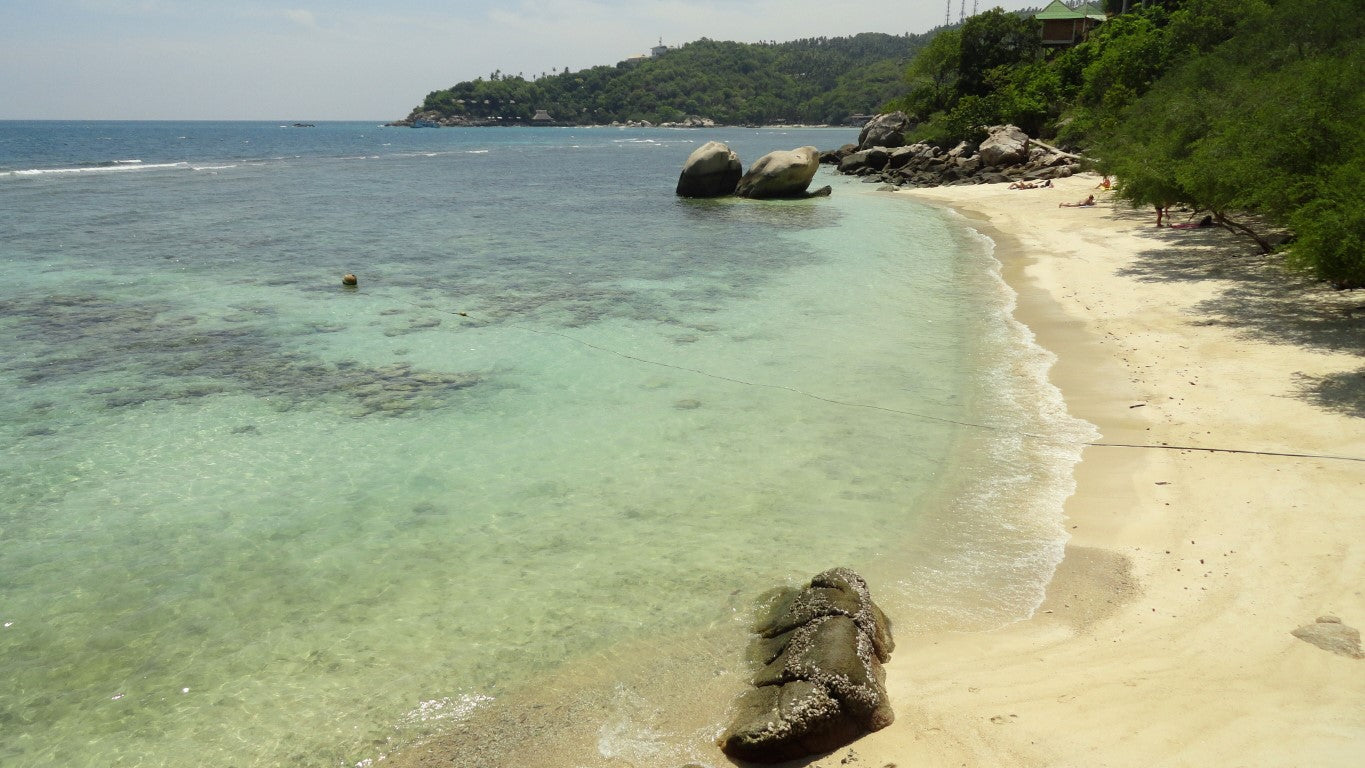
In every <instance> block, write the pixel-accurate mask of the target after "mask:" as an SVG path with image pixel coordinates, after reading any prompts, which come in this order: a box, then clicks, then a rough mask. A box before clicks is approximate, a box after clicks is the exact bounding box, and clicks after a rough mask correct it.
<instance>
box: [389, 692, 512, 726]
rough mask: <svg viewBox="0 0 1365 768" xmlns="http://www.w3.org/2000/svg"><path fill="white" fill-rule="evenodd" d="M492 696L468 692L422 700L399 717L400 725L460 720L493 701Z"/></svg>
mask: <svg viewBox="0 0 1365 768" xmlns="http://www.w3.org/2000/svg"><path fill="white" fill-rule="evenodd" d="M492 700H493V697H492V696H484V695H483V694H478V693H467V694H463V695H461V696H455V697H450V696H444V697H442V698H439V699H430V700H428V701H423V702H420V703H419V704H418V705H417V707H416V708H415V709H413V710H411V711H409V712H408V713H407V714H405V715H403V717H402V718H400V719H399V724H400V725H418V724H420V723H437V722H445V721H450V722H458V721H460V720H463V719H465V718H466V717H469V715H470V714H472V713H473V712H474V710H476V709H478V708H479V707H481V706H483V705H484V704H487V703H488V702H490V701H492Z"/></svg>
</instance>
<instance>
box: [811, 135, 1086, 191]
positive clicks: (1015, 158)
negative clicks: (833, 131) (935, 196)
mask: <svg viewBox="0 0 1365 768" xmlns="http://www.w3.org/2000/svg"><path fill="white" fill-rule="evenodd" d="M883 157H885V160H884V161H883V159H882V158H883ZM821 160H822V162H829V163H838V165H839V171H840V172H841V173H845V174H850V175H854V176H862V177H864V179H863V180H864V181H867V182H869V183H880V184H889V185H892V186H894V187H903V186H913V187H937V186H940V185H943V184H999V183H1009V182H1015V181H1045V180H1047V179H1060V178H1065V177H1067V176H1070V175H1072V174H1073V173H1076V172H1078V171H1079V170H1080V163H1081V158H1080V157H1078V156H1077V155H1073V154H1071V153H1069V152H1064V151H1062V150H1060V149H1057V148H1056V147H1052V146H1050V145H1048V144H1045V143H1043V142H1041V141H1038V140H1037V139H1031V138H1029V137H1028V136H1027V135H1026V134H1024V132H1023V131H1021V130H1019V129H1018V128H1016V127H1015V126H1012V125H1002V126H993V127H991V128H990V129H988V134H987V137H986V140H985V141H983V142H981V144H980V145H979V146H976V145H973V144H969V143H967V142H961V143H959V144H958V145H957V146H955V147H953V148H952V149H950V150H948V151H946V152H945V151H943V150H942V149H940V148H938V147H935V146H932V145H929V144H911V145H909V146H903V147H896V148H885V149H884V148H878V147H869V148H865V149H861V150H859V149H857V148H856V147H852V146H845V147H842V148H840V149H837V150H833V151H830V152H826V153H824V154H823V155H821Z"/></svg>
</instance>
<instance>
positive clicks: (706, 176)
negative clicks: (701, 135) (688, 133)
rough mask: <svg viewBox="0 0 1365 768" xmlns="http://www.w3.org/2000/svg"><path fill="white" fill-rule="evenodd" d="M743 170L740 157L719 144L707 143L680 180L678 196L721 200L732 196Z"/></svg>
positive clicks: (688, 158) (684, 170)
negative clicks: (725, 196) (718, 198)
mask: <svg viewBox="0 0 1365 768" xmlns="http://www.w3.org/2000/svg"><path fill="white" fill-rule="evenodd" d="M743 173H744V169H743V167H742V166H741V165H740V163H739V155H736V154H735V153H734V152H732V151H731V150H730V148H729V147H728V146H726V145H724V144H722V143H720V142H719V141H708V142H706V143H705V144H703V145H701V146H700V147H698V148H697V149H696V150H695V151H694V152H693V153H692V154H691V155H688V157H687V162H686V163H683V169H682V174H680V175H679V176H678V189H677V193H678V195H679V196H680V197H721V196H723V195H729V194H732V193H733V192H734V191H735V187H736V186H738V185H739V179H740V177H741V176H742V175H743Z"/></svg>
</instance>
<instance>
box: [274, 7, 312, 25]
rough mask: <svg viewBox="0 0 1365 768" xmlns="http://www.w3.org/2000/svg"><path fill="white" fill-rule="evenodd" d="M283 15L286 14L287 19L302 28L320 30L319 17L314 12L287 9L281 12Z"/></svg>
mask: <svg viewBox="0 0 1365 768" xmlns="http://www.w3.org/2000/svg"><path fill="white" fill-rule="evenodd" d="M281 13H282V14H284V17H285V18H286V19H289V20H290V21H292V22H294V23H295V24H298V25H299V26H300V27H304V28H306V29H317V28H318V17H317V16H316V15H314V13H313V12H312V11H307V10H303V9H301V8H287V9H285V10H283V11H281Z"/></svg>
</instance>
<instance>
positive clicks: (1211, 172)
mask: <svg viewBox="0 0 1365 768" xmlns="http://www.w3.org/2000/svg"><path fill="white" fill-rule="evenodd" d="M1125 6H1126V7H1127V8H1128V12H1127V13H1115V12H1114V11H1115V8H1116V7H1117V8H1119V9H1122V8H1123V7H1125ZM1108 8H1109V9H1110V16H1109V18H1108V19H1107V20H1106V21H1105V22H1104V23H1103V24H1101V25H1100V26H1099V27H1098V28H1097V29H1096V30H1095V31H1094V32H1093V33H1091V34H1090V36H1089V38H1088V39H1087V40H1086V41H1085V42H1083V43H1082V44H1080V45H1077V46H1075V47H1070V48H1063V49H1059V50H1051V51H1048V50H1045V49H1044V48H1043V46H1042V45H1041V37H1040V34H1039V26H1038V24H1039V23H1038V22H1037V21H1036V20H1034V19H1031V18H1028V17H1021V16H1016V15H1013V14H1006V13H1003V12H1001V11H999V10H992V11H990V12H987V13H983V14H980V15H978V16H976V17H973V18H971V19H968V20H967V22H966V24H964V25H963V26H962V27H961V28H960V29H954V30H948V31H945V32H944V33H943V34H941V35H939V36H938V37H936V38H935V39H934V40H933V42H932V43H931V44H930V45H928V46H927V47H926V48H925V49H924V50H923V51H922V52H921V53H920V55H919V56H918V57H917V58H916V59H915V60H914V61H913V62H912V63H911V65H910V67H909V68H908V69H907V73H906V77H907V80H908V83H909V89H908V92H907V94H906V95H905V96H904V97H902V98H900V99H898V100H897V101H896V102H895V104H894V106H896V107H898V108H900V109H903V110H904V111H905V112H906V113H907V114H908V115H909V116H910V117H911V118H912V120H913V121H915V122H916V123H917V127H916V128H915V129H914V131H913V132H912V133H911V136H910V138H911V139H912V140H922V141H929V142H932V143H938V144H941V145H946V146H951V145H952V144H955V143H956V142H958V141H959V140H963V139H967V140H972V139H979V138H980V137H981V136H982V135H984V134H983V133H982V126H988V125H997V124H1002V123H1014V124H1016V125H1018V126H1020V127H1022V128H1024V129H1025V130H1026V131H1027V132H1028V133H1029V134H1030V135H1033V136H1039V137H1043V138H1054V139H1055V140H1057V141H1060V142H1062V143H1065V144H1068V145H1070V146H1073V147H1077V148H1081V149H1084V150H1085V151H1086V153H1087V155H1089V156H1091V157H1093V158H1094V159H1095V161H1096V162H1097V164H1098V167H1099V169H1100V170H1102V171H1105V172H1108V173H1112V174H1114V175H1115V176H1116V177H1117V180H1118V194H1119V195H1120V196H1121V197H1123V198H1125V199H1127V200H1129V201H1130V202H1132V203H1134V204H1139V205H1148V206H1156V207H1158V208H1165V207H1169V206H1174V205H1186V206H1190V207H1192V208H1194V209H1197V210H1201V211H1207V212H1209V213H1210V214H1211V215H1212V216H1213V217H1214V218H1215V219H1216V220H1217V221H1218V222H1219V223H1221V224H1223V225H1224V226H1227V227H1228V228H1230V229H1234V230H1237V231H1240V232H1243V233H1244V234H1247V235H1249V236H1250V237H1252V238H1253V239H1255V240H1256V242H1257V243H1258V244H1259V245H1260V246H1261V248H1262V249H1264V250H1267V251H1268V250H1270V249H1271V247H1272V244H1271V241H1270V239H1269V238H1268V237H1267V236H1266V235H1267V233H1268V232H1269V231H1270V230H1274V229H1280V230H1288V231H1290V232H1291V233H1292V234H1293V235H1294V237H1296V238H1297V240H1296V242H1294V243H1293V244H1292V247H1291V248H1290V249H1289V251H1288V254H1289V259H1290V260H1291V262H1292V263H1297V264H1298V265H1300V266H1302V267H1304V268H1305V269H1307V270H1309V271H1311V272H1313V273H1315V274H1316V275H1318V276H1319V277H1321V278H1323V279H1326V280H1329V281H1331V282H1332V283H1334V284H1336V285H1337V286H1340V287H1365V186H1362V184H1361V180H1362V179H1365V130H1362V128H1361V126H1362V124H1365V13H1362V10H1361V5H1360V0H1145V2H1141V3H1139V2H1136V0H1134V2H1131V3H1122V2H1117V1H1111V2H1110V3H1109V4H1108Z"/></svg>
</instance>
